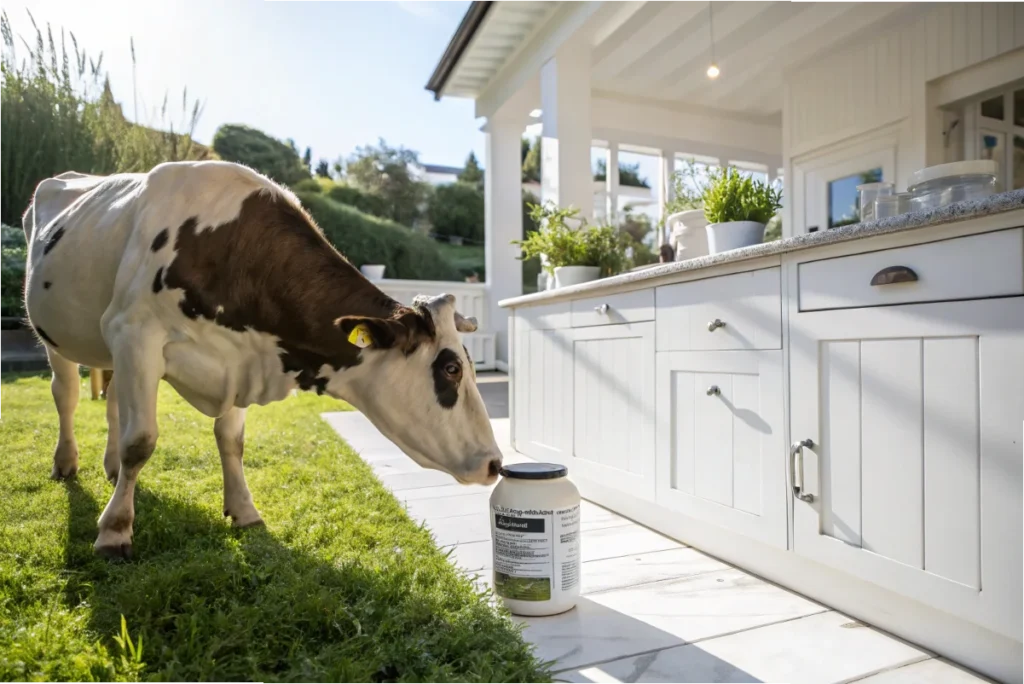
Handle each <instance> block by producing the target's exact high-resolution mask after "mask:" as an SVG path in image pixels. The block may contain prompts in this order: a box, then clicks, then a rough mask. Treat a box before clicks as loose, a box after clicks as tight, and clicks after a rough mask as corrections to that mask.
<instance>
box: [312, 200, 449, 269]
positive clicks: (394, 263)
mask: <svg viewBox="0 0 1024 684" xmlns="http://www.w3.org/2000/svg"><path fill="white" fill-rule="evenodd" d="M295 194H296V195H297V196H298V198H299V199H300V200H301V201H302V204H303V206H305V207H306V209H307V210H308V211H309V213H310V214H312V216H313V218H314V219H316V222H317V223H318V224H319V225H320V228H321V230H323V233H324V236H325V237H326V238H327V239H328V240H329V241H330V242H331V243H332V244H333V245H334V246H335V247H337V248H338V250H339V251H341V253H342V254H344V255H345V257H346V258H347V259H348V260H349V261H351V262H352V263H353V264H354V265H355V266H362V265H364V264H384V266H386V269H385V271H384V276H385V277H386V278H402V279H408V280H453V281H461V280H462V278H461V277H460V275H459V272H458V270H457V269H456V268H455V267H454V266H452V265H451V264H449V263H448V262H447V261H446V260H445V259H444V257H443V256H442V254H441V251H440V250H439V249H438V248H437V243H435V242H434V241H433V240H431V239H430V238H428V237H426V236H424V235H420V234H419V233H415V232H413V231H412V230H410V229H408V228H406V227H405V226H400V225H398V224H397V223H394V222H392V221H388V220H386V219H382V218H378V217H376V216H369V215H367V214H364V213H362V212H360V211H358V210H357V209H354V208H352V207H349V206H346V205H344V204H340V203H338V202H335V201H333V200H331V199H328V198H327V197H324V196H323V195H321V194H319V193H313V192H301V191H299V192H296V193H295Z"/></svg>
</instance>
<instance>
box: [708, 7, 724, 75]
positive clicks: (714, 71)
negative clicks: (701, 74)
mask: <svg viewBox="0 0 1024 684" xmlns="http://www.w3.org/2000/svg"><path fill="white" fill-rule="evenodd" d="M708 35H709V36H710V37H711V64H710V65H709V66H708V72H707V73H708V78H710V79H711V80H712V81H714V80H715V79H716V78H718V75H719V74H720V73H722V72H721V70H719V68H718V65H717V64H715V25H714V24H713V23H712V10H711V2H710V1H709V2H708Z"/></svg>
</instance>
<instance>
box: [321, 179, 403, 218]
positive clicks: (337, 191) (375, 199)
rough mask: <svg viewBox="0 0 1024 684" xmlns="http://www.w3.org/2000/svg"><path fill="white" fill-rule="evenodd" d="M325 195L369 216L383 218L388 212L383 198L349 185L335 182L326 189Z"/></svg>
mask: <svg viewBox="0 0 1024 684" xmlns="http://www.w3.org/2000/svg"><path fill="white" fill-rule="evenodd" d="M327 196H328V197H330V198H331V199H332V200H334V201H335V202H338V203H339V204H347V205H348V206H350V207H355V208H356V209H358V210H359V211H361V212H363V213H364V214H369V215H371V216H378V217H382V218H384V217H386V216H387V213H388V207H387V203H386V202H384V199H383V198H381V197H379V196H378V195H371V194H370V193H368V192H363V191H362V190H359V189H358V188H353V187H352V186H351V185H341V184H337V185H335V186H334V187H332V188H331V189H330V190H328V191H327Z"/></svg>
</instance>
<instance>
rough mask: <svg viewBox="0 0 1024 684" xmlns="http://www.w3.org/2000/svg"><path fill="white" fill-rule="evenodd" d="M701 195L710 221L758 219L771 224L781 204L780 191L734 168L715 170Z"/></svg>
mask: <svg viewBox="0 0 1024 684" xmlns="http://www.w3.org/2000/svg"><path fill="white" fill-rule="evenodd" d="M709 179H710V180H709V182H708V185H707V187H706V188H705V189H704V195H703V197H702V200H703V203H704V216H705V217H706V218H707V220H708V223H727V222H729V221H755V222H757V223H768V220H769V219H770V218H771V217H772V216H774V215H775V212H776V211H778V210H779V209H780V208H781V207H782V204H781V203H780V199H781V193H780V192H779V191H778V190H777V189H775V188H773V187H772V186H770V185H768V184H767V183H762V182H761V181H755V180H753V179H752V178H750V177H749V176H748V177H744V176H743V175H742V174H740V172H739V171H737V170H736V169H733V168H727V169H715V170H713V171H711V173H710V174H709Z"/></svg>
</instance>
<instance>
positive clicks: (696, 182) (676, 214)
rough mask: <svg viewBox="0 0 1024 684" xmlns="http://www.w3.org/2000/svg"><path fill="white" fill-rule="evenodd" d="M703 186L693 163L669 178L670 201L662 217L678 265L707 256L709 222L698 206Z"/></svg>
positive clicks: (687, 164) (691, 161) (687, 163)
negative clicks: (670, 186) (679, 262)
mask: <svg viewBox="0 0 1024 684" xmlns="http://www.w3.org/2000/svg"><path fill="white" fill-rule="evenodd" d="M706 183H707V181H706V179H705V178H704V174H702V173H701V172H700V171H699V170H698V168H697V164H696V163H695V162H694V161H693V160H692V159H691V160H690V161H688V162H686V167H685V168H684V169H682V170H681V171H676V172H675V173H673V174H672V199H671V200H670V201H668V202H666V203H665V210H664V216H665V225H667V226H668V230H669V236H668V241H669V244H671V245H672V248H673V250H674V251H675V259H676V260H677V261H684V260H686V259H694V258H696V257H702V256H707V253H708V235H707V231H706V230H705V228H706V227H707V225H708V221H707V219H706V218H704V209H703V204H702V202H701V197H702V195H703V194H704V186H705V185H706Z"/></svg>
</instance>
